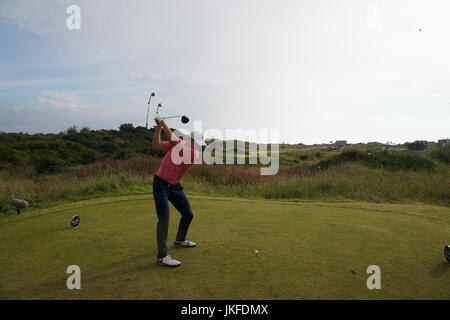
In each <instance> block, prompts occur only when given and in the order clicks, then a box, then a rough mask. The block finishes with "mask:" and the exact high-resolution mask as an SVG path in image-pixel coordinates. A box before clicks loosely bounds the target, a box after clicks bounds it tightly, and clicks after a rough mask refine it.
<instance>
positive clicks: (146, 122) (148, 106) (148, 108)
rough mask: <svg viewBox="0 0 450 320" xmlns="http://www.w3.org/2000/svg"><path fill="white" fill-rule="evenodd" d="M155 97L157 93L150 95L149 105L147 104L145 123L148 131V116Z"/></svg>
mask: <svg viewBox="0 0 450 320" xmlns="http://www.w3.org/2000/svg"><path fill="white" fill-rule="evenodd" d="M154 96H155V93H154V92H152V93H151V94H150V98H149V99H148V104H147V120H146V121H145V129H148V114H149V112H150V102H151V101H152V97H154Z"/></svg>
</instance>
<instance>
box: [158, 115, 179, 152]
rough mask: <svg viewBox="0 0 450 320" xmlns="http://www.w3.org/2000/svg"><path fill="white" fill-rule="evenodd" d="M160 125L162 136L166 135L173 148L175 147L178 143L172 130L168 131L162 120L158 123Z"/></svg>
mask: <svg viewBox="0 0 450 320" xmlns="http://www.w3.org/2000/svg"><path fill="white" fill-rule="evenodd" d="M160 124H161V126H162V128H163V130H164V134H165V135H166V137H167V139H168V140H169V141H170V143H171V144H172V145H173V146H176V145H177V144H178V143H179V142H180V141H179V139H178V138H177V136H176V135H175V134H174V133H173V132H172V130H170V128H169V127H168V126H167V124H166V123H165V122H164V121H163V120H162V121H161V122H160Z"/></svg>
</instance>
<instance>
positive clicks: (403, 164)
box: [319, 150, 436, 171]
mask: <svg viewBox="0 0 450 320" xmlns="http://www.w3.org/2000/svg"><path fill="white" fill-rule="evenodd" d="M345 162H359V163H361V164H363V165H365V166H369V167H373V168H384V169H388V170H391V171H400V170H406V171H408V170H412V171H433V170H435V167H436V166H435V164H434V162H433V161H432V160H430V159H427V158H425V157H423V156H422V155H421V154H415V153H409V152H408V153H406V152H405V153H403V152H402V153H400V152H387V151H384V152H371V153H370V152H363V151H359V150H347V151H344V152H342V153H341V154H337V155H335V156H332V157H329V158H327V159H325V160H322V161H320V162H319V165H320V166H321V167H322V168H327V167H330V166H335V165H339V164H341V163H345Z"/></svg>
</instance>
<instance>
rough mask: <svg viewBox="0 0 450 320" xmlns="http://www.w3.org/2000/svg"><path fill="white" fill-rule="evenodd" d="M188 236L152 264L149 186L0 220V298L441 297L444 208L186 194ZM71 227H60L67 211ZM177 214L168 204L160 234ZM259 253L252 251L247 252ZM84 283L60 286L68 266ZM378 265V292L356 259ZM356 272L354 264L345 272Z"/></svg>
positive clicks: (449, 235)
mask: <svg viewBox="0 0 450 320" xmlns="http://www.w3.org/2000/svg"><path fill="white" fill-rule="evenodd" d="M191 202H192V207H193V209H194V212H195V219H194V221H193V224H192V228H191V230H190V234H189V236H190V239H192V240H194V241H197V242H198V243H199V246H198V247H197V248H194V249H175V248H173V247H172V246H170V254H172V255H173V256H174V257H175V258H178V259H180V260H181V261H182V262H183V265H182V266H181V267H180V268H177V269H168V268H163V267H161V266H158V265H156V264H155V254H156V251H155V223H156V217H155V216H156V215H155V213H154V205H153V200H152V198H151V196H150V195H149V194H147V195H135V196H123V197H116V198H104V199H93V200H88V201H82V202H76V203H71V204H66V205H61V206H56V207H53V208H49V209H43V210H34V211H32V210H29V211H24V213H23V214H22V215H21V216H7V217H4V218H3V219H2V220H0V252H1V255H2V256H1V259H0V274H1V277H0V299H450V291H449V288H450V265H449V264H447V263H446V262H445V260H444V257H443V246H444V245H446V244H448V243H449V242H450V227H449V226H450V208H448V207H438V206H432V205H425V204H376V203H362V202H353V201H341V202H338V201H322V202H318V201H301V202H287V201H269V200H245V199H237V198H223V197H206V196H191ZM75 214H77V215H79V216H80V217H81V225H80V227H79V228H78V229H71V228H70V227H69V220H70V217H71V216H72V215H75ZM178 217H179V214H178V213H177V212H176V211H175V210H174V209H173V208H172V211H171V229H170V238H169V240H170V241H171V240H173V237H174V235H175V231H176V226H177V222H178ZM255 249H258V250H259V251H260V254H259V256H255V255H254V250H255ZM71 264H76V265H79V266H80V267H81V271H82V275H81V278H82V289H81V290H68V289H67V288H66V278H67V276H68V275H67V274H66V273H65V270H66V268H67V266H68V265H71ZM373 264H375V265H379V266H380V267H381V272H382V275H381V282H382V289H381V290H368V289H367V287H366V279H367V277H368V276H369V275H368V274H366V268H367V267H368V266H369V265H373ZM352 271H353V272H354V274H353V273H352Z"/></svg>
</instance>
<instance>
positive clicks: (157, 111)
mask: <svg viewBox="0 0 450 320" xmlns="http://www.w3.org/2000/svg"><path fill="white" fill-rule="evenodd" d="M159 108H162V104H161V103H158V105H157V106H156V117H159ZM172 118H181V122H182V123H188V122H189V118H188V117H186V116H169V117H161V119H163V120H166V119H172Z"/></svg>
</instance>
